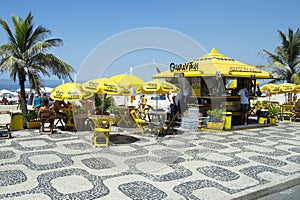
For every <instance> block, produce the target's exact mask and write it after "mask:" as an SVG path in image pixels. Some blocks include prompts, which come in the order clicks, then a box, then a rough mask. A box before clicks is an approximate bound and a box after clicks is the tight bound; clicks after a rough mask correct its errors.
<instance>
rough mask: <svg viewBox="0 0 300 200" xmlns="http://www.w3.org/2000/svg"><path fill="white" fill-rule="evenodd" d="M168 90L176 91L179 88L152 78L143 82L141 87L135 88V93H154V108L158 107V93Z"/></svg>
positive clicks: (167, 91) (166, 92)
mask: <svg viewBox="0 0 300 200" xmlns="http://www.w3.org/2000/svg"><path fill="white" fill-rule="evenodd" d="M169 92H174V93H178V92H180V89H179V88H178V87H176V86H175V85H173V84H172V83H169V82H166V81H163V80H158V79H154V80H151V81H147V82H145V83H144V84H143V85H142V86H141V87H139V88H137V90H136V93H137V94H139V93H143V94H156V109H157V108H158V98H157V95H158V94H168V93H169Z"/></svg>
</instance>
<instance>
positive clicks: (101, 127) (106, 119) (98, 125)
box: [89, 115, 115, 147]
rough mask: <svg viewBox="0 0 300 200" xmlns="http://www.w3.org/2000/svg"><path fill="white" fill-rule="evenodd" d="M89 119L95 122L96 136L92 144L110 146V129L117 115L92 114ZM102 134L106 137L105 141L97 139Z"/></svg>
mask: <svg viewBox="0 0 300 200" xmlns="http://www.w3.org/2000/svg"><path fill="white" fill-rule="evenodd" d="M89 119H90V120H92V121H93V123H94V136H93V138H92V144H93V145H94V146H95V147H96V146H106V147H107V146H108V143H109V136H110V130H111V127H112V123H113V122H114V121H115V117H114V116H112V115H91V116H89ZM101 134H102V135H103V136H104V138H105V142H101V141H97V140H98V139H99V138H100V136H101Z"/></svg>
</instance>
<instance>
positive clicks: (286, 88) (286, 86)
mask: <svg viewBox="0 0 300 200" xmlns="http://www.w3.org/2000/svg"><path fill="white" fill-rule="evenodd" d="M278 86H279V90H280V93H287V92H293V91H294V90H295V89H296V85H295V84H293V83H282V84H279V85H278Z"/></svg>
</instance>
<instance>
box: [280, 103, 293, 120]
mask: <svg viewBox="0 0 300 200" xmlns="http://www.w3.org/2000/svg"><path fill="white" fill-rule="evenodd" d="M285 118H289V121H290V122H291V121H292V118H293V105H288V104H285V105H282V109H281V121H284V120H285Z"/></svg>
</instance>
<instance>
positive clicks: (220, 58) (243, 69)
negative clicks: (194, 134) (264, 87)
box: [152, 48, 273, 123]
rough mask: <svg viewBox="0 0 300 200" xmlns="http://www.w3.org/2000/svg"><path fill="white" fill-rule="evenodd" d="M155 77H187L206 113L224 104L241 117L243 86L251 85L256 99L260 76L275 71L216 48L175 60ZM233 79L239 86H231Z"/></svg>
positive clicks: (251, 96) (251, 95)
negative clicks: (227, 54) (178, 62)
mask: <svg viewBox="0 0 300 200" xmlns="http://www.w3.org/2000/svg"><path fill="white" fill-rule="evenodd" d="M152 77H153V78H172V77H175V78H180V77H182V78H185V79H186V80H187V81H188V82H189V86H190V88H191V94H190V96H191V97H192V98H194V100H195V99H196V102H197V104H198V107H199V110H200V112H203V114H204V115H205V114H206V111H207V110H208V109H212V108H215V107H222V108H225V109H226V111H227V112H231V113H232V115H233V116H237V117H240V112H239V110H240V109H239V108H240V102H239V101H240V99H239V96H238V95H237V92H238V91H239V89H241V87H242V86H243V85H247V87H248V91H249V94H250V95H249V98H250V99H252V98H253V97H254V96H256V91H257V89H256V86H257V84H256V80H257V79H272V78H273V74H272V73H269V72H267V71H264V70H261V69H259V68H257V67H255V66H250V65H247V64H245V63H242V62H239V61H237V60H234V59H232V58H229V57H226V56H225V55H223V54H220V53H218V52H217V50H216V49H215V48H213V49H212V50H211V51H210V52H209V53H208V54H205V55H203V56H201V57H199V58H197V59H195V60H193V61H190V62H187V63H184V64H178V65H176V64H174V63H171V64H170V69H169V70H167V71H164V72H161V73H158V74H155V75H154V76H152ZM232 81H236V85H237V87H236V88H227V87H226V86H227V85H228V84H229V83H230V82H232ZM182 91H184V89H183V90H182ZM194 102H195V101H194ZM234 121H237V120H234ZM234 121H232V122H233V123H234Z"/></svg>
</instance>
